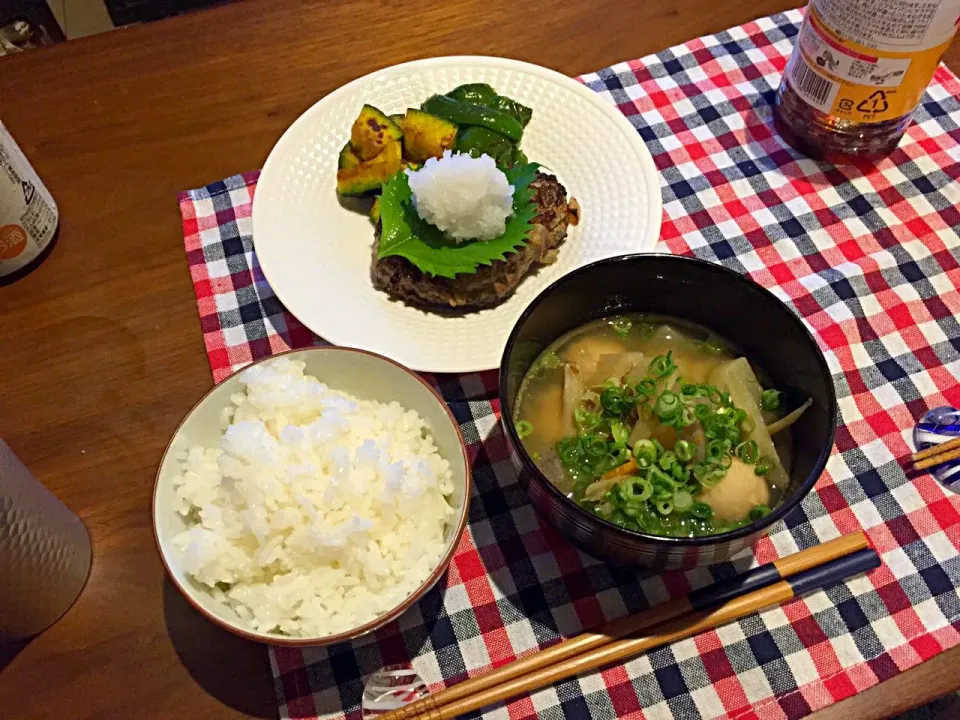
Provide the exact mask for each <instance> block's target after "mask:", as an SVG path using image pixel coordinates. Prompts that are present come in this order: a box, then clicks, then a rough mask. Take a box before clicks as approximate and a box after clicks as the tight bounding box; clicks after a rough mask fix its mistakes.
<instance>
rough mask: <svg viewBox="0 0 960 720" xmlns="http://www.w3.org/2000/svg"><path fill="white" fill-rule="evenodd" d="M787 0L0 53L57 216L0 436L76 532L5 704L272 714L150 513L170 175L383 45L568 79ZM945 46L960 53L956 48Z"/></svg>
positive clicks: (189, 308)
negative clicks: (67, 513) (184, 589)
mask: <svg viewBox="0 0 960 720" xmlns="http://www.w3.org/2000/svg"><path fill="white" fill-rule="evenodd" d="M794 2H795V0H724V2H716V3H704V2H700V0H668V1H667V2H653V1H652V0H648V1H646V2H637V1H632V2H631V1H628V0H622V1H621V2H616V1H615V0H594V1H593V2H590V3H558V2H556V0H550V1H545V0H528V2H526V3H523V6H522V11H521V10H519V9H517V8H516V4H515V3H513V2H510V1H509V0H449V1H448V2H445V3H438V4H436V6H435V7H434V8H433V9H430V10H424V11H422V12H421V14H420V15H419V16H415V15H412V14H411V13H412V12H414V11H412V10H411V9H409V8H412V7H414V6H415V4H414V3H401V2H399V1H398V0H397V1H394V2H387V1H386V0H385V1H384V2H381V3H370V2H363V0H339V1H337V0H328V1H325V0H300V1H298V2H294V0H286V1H281V0H248V1H247V2H239V3H236V4H232V5H227V6H222V7H218V8H215V9H213V10H209V11H204V12H199V13H196V14H193V15H189V16H183V17H179V18H176V19H173V20H169V21H162V22H157V23H154V24H151V25H143V26H139V27H133V28H129V29H122V30H117V31H115V32H111V33H109V34H106V35H100V36H97V37H91V38H87V39H84V40H79V41H75V42H69V43H67V44H65V45H61V46H58V47H55V48H51V49H48V50H43V51H37V52H30V53H23V54H21V55H18V56H14V57H11V58H4V59H0V111H2V114H3V122H4V123H5V124H6V125H7V126H8V127H9V129H10V130H11V132H12V133H13V135H14V137H16V138H17V140H18V142H19V143H20V144H21V146H22V147H23V149H24V150H25V152H26V153H27V155H28V156H29V157H30V158H31V159H32V161H33V163H34V165H35V167H36V169H37V170H38V171H39V173H40V175H41V177H43V179H44V181H45V182H46V184H47V185H48V187H49V188H50V190H51V192H52V193H53V195H54V197H56V199H57V201H58V202H59V204H60V208H61V211H62V217H63V221H62V229H61V236H60V239H59V243H58V246H57V247H56V249H55V250H54V252H53V254H52V255H51V257H50V258H49V259H48V260H47V261H46V262H45V263H44V264H43V265H42V266H41V267H40V268H39V269H38V270H37V271H36V272H34V273H32V274H31V275H29V276H27V277H26V278H25V279H23V280H21V281H20V282H18V283H16V284H14V285H12V286H9V287H6V288H0V369H2V375H0V377H2V384H0V437H3V438H4V439H5V440H6V441H7V443H8V444H9V445H10V446H11V447H12V448H13V449H14V451H15V452H16V453H17V454H18V455H19V457H20V458H21V459H22V460H23V461H24V462H25V463H26V464H27V465H28V466H29V467H30V468H32V470H33V472H34V473H35V474H36V475H37V476H38V477H39V478H41V479H42V480H43V482H44V483H46V485H47V486H48V487H49V488H50V489H51V490H52V491H53V492H55V493H56V494H57V495H58V496H59V497H60V498H62V499H63V500H64V502H66V503H67V505H69V506H70V507H71V508H72V509H73V510H74V511H75V512H76V513H78V514H79V515H80V516H81V517H82V518H83V519H84V521H85V522H86V523H87V525H88V527H89V528H90V531H91V533H92V536H93V543H94V565H93V570H92V574H91V577H90V580H89V583H88V585H87V588H86V590H85V592H84V593H83V595H82V597H81V598H80V600H79V601H78V602H77V604H76V605H75V606H74V608H73V609H72V610H71V611H70V612H69V613H68V614H67V615H66V616H65V617H64V618H63V619H62V620H61V621H60V622H59V623H58V624H57V625H55V626H54V627H53V628H52V629H50V630H49V631H47V632H46V633H44V634H43V635H41V636H40V637H38V638H36V639H34V640H33V641H32V642H31V643H29V645H27V646H26V647H23V648H10V647H7V648H0V716H3V717H4V718H5V720H13V719H14V718H31V719H36V718H48V717H49V718H58V720H59V719H60V718H71V720H80V719H81V718H91V719H92V718H96V719H97V720H106V719H107V718H126V717H131V716H136V717H138V718H199V717H204V718H233V717H263V718H272V717H276V714H277V710H276V701H275V698H274V693H273V685H272V681H271V677H270V669H269V666H268V662H267V653H266V651H265V649H264V648H263V647H262V646H257V645H253V644H250V643H246V642H244V641H241V640H239V639H236V638H234V637H232V636H230V635H228V634H226V633H224V632H221V631H219V630H217V629H215V628H214V627H213V626H212V625H210V624H209V623H207V622H206V621H204V620H203V619H202V618H201V617H200V616H199V615H197V614H196V613H194V612H193V611H192V610H191V609H190V608H189V607H188V606H187V605H186V603H185V602H184V601H183V600H182V599H181V598H180V596H179V595H178V594H177V592H176V591H174V590H173V589H172V587H171V585H170V584H169V583H168V582H167V581H166V580H165V579H164V574H163V570H162V568H161V565H160V561H159V558H158V556H157V553H156V550H155V548H154V544H153V538H152V535H151V531H150V497H151V491H152V488H153V478H154V472H155V470H156V467H157V464H158V462H159V459H160V455H161V453H162V451H163V448H164V446H165V444H166V442H167V440H168V438H169V436H170V434H171V433H172V431H173V429H174V428H175V426H176V425H177V423H178V421H179V420H180V418H181V417H182V416H183V415H184V413H186V411H187V410H188V409H189V408H190V407H191V406H192V404H193V403H194V402H195V401H196V399H197V398H199V397H200V396H201V395H202V394H203V392H204V391H205V390H206V389H207V388H209V387H210V385H211V377H210V370H209V367H208V365H207V359H206V355H205V353H204V349H203V343H202V340H201V334H200V326H199V322H198V319H197V309H196V305H195V301H194V295H193V290H192V288H191V283H190V277H189V274H188V272H187V263H186V259H185V257H184V251H183V238H182V235H181V229H180V217H179V214H178V211H177V204H176V193H177V191H179V190H184V189H187V188H192V187H197V186H201V185H204V184H206V183H209V182H211V181H214V180H217V179H220V178H222V177H225V176H227V175H232V174H234V173H238V172H241V171H245V170H251V169H255V168H258V167H260V166H261V164H262V163H263V161H264V159H265V158H266V156H267V153H268V151H269V150H270V148H271V146H272V145H273V143H274V141H275V140H276V139H277V138H278V137H279V135H280V133H281V132H282V131H283V130H284V129H285V128H286V127H287V126H288V125H289V124H290V123H291V122H292V121H293V120H294V119H295V118H296V117H297V116H298V115H299V114H300V113H301V112H302V111H303V110H305V109H306V108H307V107H308V106H309V105H311V104H312V103H313V102H315V101H316V100H317V99H318V98H320V97H322V96H323V95H325V94H327V93H329V92H330V91H332V90H333V89H334V88H336V87H338V86H339V85H341V84H343V83H345V82H347V81H348V80H351V79H353V78H355V77H358V76H360V75H363V74H364V73H367V72H370V71H372V70H375V69H377V68H381V67H384V66H387V65H391V64H393V63H398V62H403V61H406V60H412V59H415V58H421V57H426V56H430V55H444V54H462V53H476V54H495V55H504V56H508V57H514V58H518V59H522V60H528V61H531V62H535V63H539V64H542V65H546V66H549V67H553V68H556V69H557V70H560V71H562V72H564V73H567V74H569V75H577V74H580V73H583V72H586V71H589V70H594V69H597V68H602V67H605V66H607V65H610V64H612V63H614V62H616V61H619V60H625V59H628V58H636V57H640V56H642V55H644V54H647V53H650V52H654V51H657V50H660V49H662V48H665V47H667V46H669V45H672V44H675V43H679V42H682V41H685V40H688V39H690V38H693V37H696V36H698V35H703V34H705V33H712V32H716V31H718V30H722V29H724V28H726V27H729V26H733V25H737V24H740V23H743V22H745V21H747V20H750V19H752V18H755V17H757V16H759V15H767V14H770V13H772V12H776V11H779V10H783V9H786V8H788V7H790V6H791V5H793V3H794ZM423 5H426V3H424V4H423ZM947 61H948V63H949V64H950V65H951V66H952V67H953V68H954V69H960V44H958V45H957V46H955V47H954V48H953V49H952V51H951V52H950V54H949V56H948V60H947ZM0 582H2V579H0ZM0 592H2V587H0ZM17 650H19V653H17ZM958 667H960V649H957V650H954V651H953V652H949V653H944V654H942V655H941V656H939V657H938V658H937V659H935V660H933V661H931V662H928V663H926V664H924V665H923V666H921V667H920V668H917V669H915V670H913V671H911V672H908V673H905V674H903V675H901V676H899V678H897V679H894V680H892V681H889V682H887V683H884V684H883V685H881V686H879V687H878V688H875V689H873V690H871V691H870V692H866V693H863V694H862V695H861V696H859V697H857V698H853V699H851V700H849V701H847V702H844V703H840V704H839V705H837V706H835V707H834V708H831V709H829V710H828V711H826V712H823V713H821V714H819V715H817V716H816V717H818V718H820V719H821V720H823V719H826V718H846V717H860V718H867V717H870V718H873V717H882V716H884V715H885V714H886V713H892V712H894V711H897V710H900V709H905V708H908V707H911V706H914V705H916V704H919V703H922V702H925V701H927V700H929V699H931V698H934V697H936V696H939V695H942V694H945V693H947V692H949V691H950V690H953V689H956V688H957V686H960V673H958V672H957V668H958Z"/></svg>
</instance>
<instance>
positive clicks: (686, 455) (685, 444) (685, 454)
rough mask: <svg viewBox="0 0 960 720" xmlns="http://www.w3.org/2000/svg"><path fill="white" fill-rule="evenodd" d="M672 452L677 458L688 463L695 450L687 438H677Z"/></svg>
mask: <svg viewBox="0 0 960 720" xmlns="http://www.w3.org/2000/svg"><path fill="white" fill-rule="evenodd" d="M673 452H674V454H675V455H676V456H677V460H679V461H680V462H682V463H688V462H690V461H691V460H693V456H694V455H695V454H696V452H697V450H696V448H695V447H694V446H693V443H692V442H690V441H689V440H678V441H677V444H676V445H674V446H673Z"/></svg>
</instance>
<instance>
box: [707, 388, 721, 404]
mask: <svg viewBox="0 0 960 720" xmlns="http://www.w3.org/2000/svg"><path fill="white" fill-rule="evenodd" d="M706 390H707V398H708V399H709V400H710V402H712V403H713V404H714V405H722V404H723V393H722V392H720V391H719V390H717V388H715V387H714V386H713V385H708V386H707V387H706Z"/></svg>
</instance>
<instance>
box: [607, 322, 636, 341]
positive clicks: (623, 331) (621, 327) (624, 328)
mask: <svg viewBox="0 0 960 720" xmlns="http://www.w3.org/2000/svg"><path fill="white" fill-rule="evenodd" d="M610 325H611V327H613V329H614V330H615V331H616V332H617V335H620V336H622V337H626V335H627V334H628V333H629V332H630V328H632V327H633V323H632V322H631V321H630V319H629V318H615V319H613V320H611V321H610Z"/></svg>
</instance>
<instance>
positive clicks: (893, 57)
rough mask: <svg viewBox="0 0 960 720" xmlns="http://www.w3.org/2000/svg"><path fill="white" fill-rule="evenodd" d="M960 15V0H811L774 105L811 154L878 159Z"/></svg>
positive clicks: (891, 144)
mask: <svg viewBox="0 0 960 720" xmlns="http://www.w3.org/2000/svg"><path fill="white" fill-rule="evenodd" d="M958 18H960V0H810V4H809V6H808V7H807V13H806V15H805V17H804V19H803V26H802V27H801V29H800V34H799V36H798V37H797V41H796V45H795V46H794V48H793V55H791V57H790V61H789V62H788V63H787V68H786V71H785V72H784V74H783V81H782V83H781V84H780V90H779V91H778V92H777V99H776V104H775V106H774V123H775V125H776V127H777V130H778V131H779V132H780V134H781V136H783V138H784V139H785V140H786V141H787V142H789V143H790V144H791V145H792V146H793V147H795V148H796V149H797V150H799V151H800V152H802V153H804V154H806V155H809V156H811V157H815V158H820V159H825V160H830V161H832V162H844V161H850V160H856V159H864V160H876V159H879V158H882V157H884V156H885V155H887V154H888V153H890V152H891V151H892V150H893V149H894V148H895V147H896V146H897V144H898V143H899V142H900V139H901V138H902V137H903V134H904V133H905V132H906V130H907V126H908V125H909V124H910V121H911V119H912V118H913V112H914V110H916V108H917V105H919V104H920V100H921V99H922V97H923V92H924V90H926V87H927V85H928V84H929V82H930V78H932V77H933V74H934V72H935V71H936V69H937V66H938V65H939V63H940V59H941V58H942V57H943V54H944V53H945V52H946V50H947V48H948V47H949V46H950V42H951V41H952V40H953V37H954V35H955V34H956V31H957V22H958Z"/></svg>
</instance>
